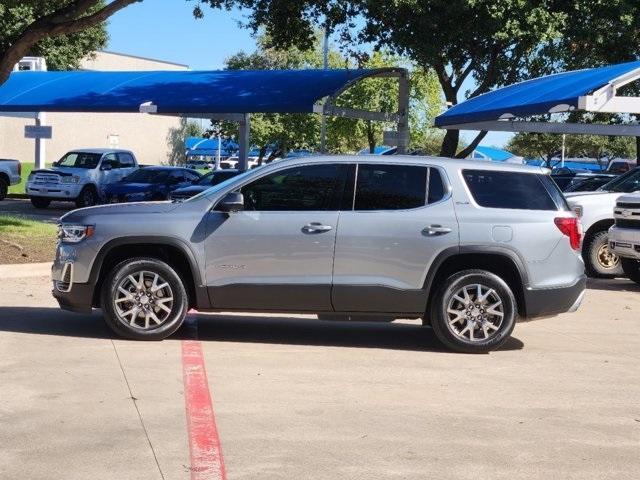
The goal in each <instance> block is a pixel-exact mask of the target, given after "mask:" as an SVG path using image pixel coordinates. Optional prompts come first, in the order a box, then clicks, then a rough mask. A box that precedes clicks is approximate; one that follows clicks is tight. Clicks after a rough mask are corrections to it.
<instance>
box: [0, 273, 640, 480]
mask: <svg viewBox="0 0 640 480" xmlns="http://www.w3.org/2000/svg"><path fill="white" fill-rule="evenodd" d="M49 290H50V284H49V280H48V278H47V277H31V278H18V279H13V280H11V281H9V282H6V285H4V286H3V288H2V290H0V385H1V386H2V388H1V389H0V425H2V428H1V429H0V447H1V448H0V478H29V479H41V478H42V479H45V478H47V479H50V478H65V479H76V478H77V479H81V478H82V479H85V478H94V479H121V478H136V479H137V478H143V479H144V478H166V479H170V478H178V479H181V478H189V476H190V471H189V452H188V443H187V426H186V420H185V405H184V397H183V383H182V371H181V357H180V338H181V336H182V338H184V336H185V335H186V334H185V332H184V331H183V332H180V335H179V336H178V337H176V338H173V339H169V340H165V341H163V342H155V343H137V342H129V341H123V340H116V339H112V338H111V335H110V333H109V331H108V330H107V329H106V328H105V327H104V325H103V322H102V319H101V318H100V314H99V312H97V313H94V314H93V315H77V314H72V313H66V312H62V311H60V310H58V309H57V308H56V305H55V302H54V301H53V299H52V298H51V297H50V293H49ZM639 313H640V288H638V287H637V286H636V285H634V284H633V283H631V282H629V281H625V280H614V281H597V282H591V284H590V289H589V292H588V295H587V298H586V300H585V304H584V305H583V306H582V308H581V309H580V310H579V312H578V313H576V314H568V315H563V316H560V317H556V318H550V319H544V320H538V321H535V322H530V323H522V324H519V325H518V326H517V327H516V330H515V332H514V338H513V339H512V340H511V342H509V343H508V344H507V346H506V348H504V349H503V350H501V351H498V352H493V353H491V354H489V355H479V356H478V355H460V354H453V353H449V352H446V351H444V350H443V349H442V348H441V347H440V346H439V344H438V343H437V342H436V340H435V338H434V336H433V335H432V333H431V332H430V331H429V330H428V329H424V328H422V327H420V326H419V325H417V324H416V322H409V321H407V322H402V323H399V324H358V323H351V324H349V323H338V322H319V321H317V320H314V319H312V318H310V317H305V316H299V317H301V318H297V317H296V318H294V317H290V316H268V315H257V314H252V315H222V314H217V315H213V314H206V315H205V314H198V315H197V319H198V332H199V337H200V339H201V342H202V345H203V348H204V354H205V359H206V367H207V373H208V379H209V387H210V392H211V395H212V397H213V405H214V409H215V415H216V419H217V424H218V430H219V434H220V438H221V442H222V452H223V454H224V459H225V463H226V466H227V474H228V478H230V479H254V478H255V479H257V478H260V479H291V478H312V479H336V478H349V479H365V478H366V479H388V478H403V479H424V478H438V479H477V478H487V479H503V478H504V479H537V478H539V479H548V478H562V479H581V480H583V479H616V480H617V479H632V478H634V479H635V478H636V477H637V472H638V471H640V457H639V456H638V454H637V453H638V451H639V449H640V407H638V405H639V403H638V400H637V399H638V398H640V369H638V362H639V360H640V348H639V347H640V333H638V322H639V321H640V315H639ZM131 397H134V398H135V401H134V399H132V398H131Z"/></svg>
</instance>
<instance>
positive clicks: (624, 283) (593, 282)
mask: <svg viewBox="0 0 640 480" xmlns="http://www.w3.org/2000/svg"><path fill="white" fill-rule="evenodd" d="M587 289H589V290H603V291H609V292H640V285H638V284H637V283H635V282H633V281H631V280H629V279H627V278H588V279H587Z"/></svg>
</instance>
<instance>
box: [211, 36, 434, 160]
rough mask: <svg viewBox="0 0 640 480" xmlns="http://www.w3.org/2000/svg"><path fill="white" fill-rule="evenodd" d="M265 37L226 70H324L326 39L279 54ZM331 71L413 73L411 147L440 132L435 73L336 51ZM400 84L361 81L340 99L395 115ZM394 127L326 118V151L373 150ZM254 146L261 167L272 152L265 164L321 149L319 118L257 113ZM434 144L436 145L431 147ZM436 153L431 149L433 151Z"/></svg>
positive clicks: (382, 57)
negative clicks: (323, 43) (436, 123)
mask: <svg viewBox="0 0 640 480" xmlns="http://www.w3.org/2000/svg"><path fill="white" fill-rule="evenodd" d="M269 44H270V42H269V39H268V38H266V36H260V37H258V50H257V51H256V52H253V53H251V54H247V53H244V52H240V53H238V54H236V55H233V56H232V57H230V58H228V59H227V60H226V62H225V63H226V67H227V68H229V69H232V70H235V69H256V70H261V69H283V68H289V69H299V68H320V67H321V66H322V62H323V60H322V47H321V36H320V35H319V34H317V35H316V38H315V41H314V45H313V48H311V49H309V50H301V49H299V48H297V47H289V48H287V49H286V50H280V49H277V48H274V47H271V46H269ZM329 66H330V67H333V68H336V67H338V68H344V67H351V68H354V67H361V68H379V67H398V66H405V67H408V68H409V69H410V70H412V74H411V76H410V97H411V104H412V106H413V107H414V108H411V109H410V112H411V116H410V127H411V128H412V131H415V132H416V134H412V144H411V145H412V146H414V147H416V148H420V149H425V148H427V147H428V145H429V141H430V140H431V138H436V137H437V136H438V135H440V131H439V130H436V129H433V128H429V127H428V125H429V124H430V123H431V122H432V120H433V117H434V116H435V112H438V111H440V109H441V108H442V105H443V101H442V94H441V91H440V89H439V86H438V82H437V78H436V76H435V74H434V73H433V72H432V71H428V72H426V73H425V72H423V71H422V70H420V69H415V70H414V69H412V68H411V67H412V65H411V64H410V63H408V62H407V61H406V60H405V59H403V58H401V57H398V56H395V55H391V54H389V53H388V52H373V53H372V54H371V55H369V54H365V55H361V56H358V57H357V58H354V57H352V56H344V55H343V54H341V53H340V52H339V51H337V50H335V49H333V48H331V49H330V51H329ZM397 91H398V87H397V82H396V81H394V80H393V79H378V78H371V79H365V80H363V81H361V82H358V83H357V84H355V85H354V86H352V87H351V88H349V89H348V90H347V91H345V92H344V93H343V94H342V95H340V97H339V98H338V99H337V101H336V103H337V104H338V105H341V106H347V107H352V108H359V109H364V110H373V111H386V112H393V111H396V110H397V108H398V107H397V97H398V93H397ZM390 127H392V126H391V125H385V124H383V123H380V122H371V121H366V120H361V119H351V118H343V117H328V118H327V149H328V151H330V152H333V153H344V152H353V151H358V150H360V149H361V148H362V147H364V146H367V147H368V148H369V150H370V151H373V149H374V148H375V146H376V145H379V144H380V143H381V142H382V132H383V130H384V129H385V128H390ZM222 130H223V132H224V133H225V134H226V135H231V136H232V137H234V138H235V136H236V135H237V126H235V125H234V124H232V123H227V122H223V126H222ZM250 136H251V141H252V143H253V144H254V145H257V146H258V148H259V160H258V161H259V163H261V161H262V158H263V157H264V156H265V155H266V154H267V152H269V155H268V157H266V161H270V160H271V159H273V158H275V157H281V156H284V155H286V154H287V152H288V151H290V150H293V149H311V150H314V149H317V148H318V145H319V140H320V117H319V116H318V115H314V114H253V115H252V116H251V132H250ZM432 143H433V142H432ZM431 150H433V149H432V148H430V151H431Z"/></svg>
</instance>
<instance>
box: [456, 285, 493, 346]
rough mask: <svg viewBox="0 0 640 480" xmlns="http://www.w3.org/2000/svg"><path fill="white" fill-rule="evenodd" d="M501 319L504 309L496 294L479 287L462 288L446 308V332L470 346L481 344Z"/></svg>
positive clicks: (489, 336)
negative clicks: (448, 331)
mask: <svg viewBox="0 0 640 480" xmlns="http://www.w3.org/2000/svg"><path fill="white" fill-rule="evenodd" d="M503 319H504V305H503V303H502V299H501V298H500V296H499V295H498V293H497V292H496V291H495V290H494V289H493V288H490V287H487V286H486V285H481V284H471V285H465V286H464V287H462V288H460V289H459V290H458V291H457V292H455V293H454V294H453V295H452V296H451V298H450V299H449V302H448V304H447V323H448V326H449V329H450V330H451V331H452V332H453V333H454V334H455V335H456V336H458V337H460V338H462V339H464V340H465V341H468V342H469V341H470V342H484V341H486V340H488V339H490V338H492V337H493V336H495V335H496V334H497V333H498V332H499V330H500V327H501V325H502V321H503Z"/></svg>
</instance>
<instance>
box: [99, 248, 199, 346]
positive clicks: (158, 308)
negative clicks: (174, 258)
mask: <svg viewBox="0 0 640 480" xmlns="http://www.w3.org/2000/svg"><path fill="white" fill-rule="evenodd" d="M101 300H102V309H103V312H104V314H105V320H106V322H107V325H108V326H109V327H110V328H111V329H112V330H113V331H114V332H115V333H116V334H118V335H120V336H122V337H125V338H130V339H133V340H162V339H163V338H167V337H168V336H169V335H171V334H172V333H174V332H175V331H176V330H177V329H178V328H180V325H182V322H183V321H184V318H185V316H186V314H187V310H188V309H189V302H188V299H187V292H186V290H185V288H184V285H183V283H182V281H181V280H180V277H179V276H178V274H177V273H176V271H175V270H174V269H173V268H171V267H170V266H169V265H168V264H166V263H164V262H162V261H160V260H158V259H155V258H134V259H130V260H125V261H124V262H122V263H120V264H119V265H117V266H116V267H115V268H114V269H113V270H112V271H111V272H110V273H109V275H108V276H107V278H106V279H105V282H104V284H103V287H102V299H101Z"/></svg>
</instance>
